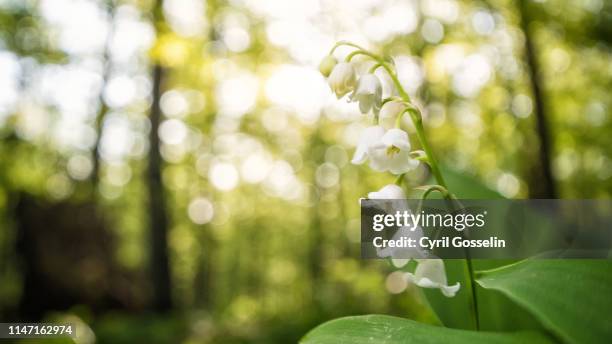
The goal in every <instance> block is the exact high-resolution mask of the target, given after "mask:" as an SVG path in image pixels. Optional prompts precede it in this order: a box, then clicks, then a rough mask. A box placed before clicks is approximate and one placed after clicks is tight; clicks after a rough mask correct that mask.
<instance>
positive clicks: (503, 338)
mask: <svg viewBox="0 0 612 344" xmlns="http://www.w3.org/2000/svg"><path fill="white" fill-rule="evenodd" d="M301 343H302V344H328V343H329V344H343V343H346V344H349V343H350V344H367V343H372V344H396V343H397V344H400V343H401V344H410V343H418V344H434V343H459V344H460V343H469V344H479V343H483V344H485V343H486V344H489V343H499V344H505V343H507V344H511V343H517V344H522V343H550V341H549V339H548V338H547V337H545V336H544V335H543V334H541V333H538V332H475V331H466V330H457V329H449V328H445V327H437V326H432V325H426V324H422V323H419V322H416V321H413V320H409V319H403V318H397V317H392V316H387V315H362V316H354V317H346V318H340V319H336V320H332V321H329V322H326V323H324V324H322V325H319V326H318V327H316V328H315V329H313V330H312V331H310V332H309V333H308V334H307V335H306V336H305V337H304V338H303V339H302V341H301Z"/></svg>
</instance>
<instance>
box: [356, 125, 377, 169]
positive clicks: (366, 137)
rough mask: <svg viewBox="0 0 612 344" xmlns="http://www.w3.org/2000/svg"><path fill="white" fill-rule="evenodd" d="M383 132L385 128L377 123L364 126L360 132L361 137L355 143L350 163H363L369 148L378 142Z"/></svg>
mask: <svg viewBox="0 0 612 344" xmlns="http://www.w3.org/2000/svg"><path fill="white" fill-rule="evenodd" d="M384 134H385V129H383V127H381V126H379V125H375V126H371V127H368V128H366V129H365V130H364V131H363V132H362V133H361V137H360V138H359V142H358V143H357V150H355V154H354V155H353V159H352V160H351V163H353V164H355V165H360V164H363V163H364V162H365V161H366V160H367V159H368V152H369V151H370V149H371V148H372V147H373V146H375V145H377V144H380V139H381V138H382V137H383V135H384Z"/></svg>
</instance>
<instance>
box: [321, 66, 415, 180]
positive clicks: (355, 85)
mask: <svg viewBox="0 0 612 344" xmlns="http://www.w3.org/2000/svg"><path fill="white" fill-rule="evenodd" d="M319 69H320V71H321V73H322V74H323V75H325V76H327V77H328V79H327V82H328V83H329V86H330V88H331V89H332V91H333V92H334V93H335V94H336V96H337V97H338V98H342V97H344V96H346V95H349V98H348V99H349V101H351V102H357V103H358V104H359V110H360V111H361V112H362V113H364V114H367V113H370V111H372V112H373V113H374V115H375V118H376V121H377V123H376V124H375V125H373V126H370V127H368V128H366V129H365V130H364V131H363V133H362V134H361V137H360V139H359V144H358V146H357V150H356V151H355V155H354V156H353V159H352V163H353V164H363V163H365V162H366V161H368V160H369V163H370V167H371V168H372V169H373V170H375V171H377V172H385V171H389V172H391V173H393V174H396V175H400V174H403V173H406V172H408V171H410V170H413V169H415V168H416V167H417V166H418V164H419V162H418V160H416V159H413V158H412V156H411V152H410V149H411V146H410V140H409V139H408V133H407V132H405V131H404V130H402V129H400V128H399V127H398V126H399V125H398V124H399V121H398V119H399V117H400V116H402V114H403V113H404V112H405V111H406V110H408V108H409V107H408V105H407V104H405V103H404V102H402V101H399V100H396V99H393V98H388V99H384V100H383V99H382V84H381V82H380V80H379V78H378V77H377V76H376V75H374V74H373V73H366V74H363V75H361V76H358V75H357V73H356V71H355V67H354V66H353V64H352V63H351V62H340V63H337V62H336V59H335V58H334V57H333V56H331V55H330V56H327V57H326V58H324V59H323V61H322V62H321V65H320V66H319ZM396 123H397V124H396Z"/></svg>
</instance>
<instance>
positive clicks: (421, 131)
mask: <svg viewBox="0 0 612 344" xmlns="http://www.w3.org/2000/svg"><path fill="white" fill-rule="evenodd" d="M378 62H379V63H380V64H381V65H382V67H383V68H384V69H385V70H386V71H387V73H388V74H389V76H390V77H391V80H392V81H393V83H394V84H395V87H396V88H397V91H398V92H399V94H400V96H401V98H402V99H403V100H404V101H405V102H408V103H409V102H410V96H409V95H408V93H407V92H406V91H405V90H404V88H403V87H402V84H401V83H400V82H399V79H398V78H397V75H396V74H395V73H394V72H393V70H392V69H391V67H390V66H389V65H388V64H387V63H386V62H384V61H382V60H381V59H379V61H378ZM410 115H411V116H410V117H411V118H412V123H413V124H414V127H415V129H416V132H417V137H418V139H419V142H420V143H421V146H422V147H423V150H424V151H425V154H426V155H427V159H428V161H429V166H430V167H431V172H432V174H433V175H434V178H435V179H436V182H437V183H438V184H439V185H440V186H441V187H443V188H444V190H446V192H445V193H443V196H444V198H445V199H447V200H448V201H452V198H453V197H452V195H451V193H450V192H448V191H447V189H448V187H447V186H446V181H445V180H444V177H443V176H442V173H441V172H440V168H439V167H438V162H437V161H436V159H435V157H434V154H433V151H432V149H431V147H430V146H429V142H428V141H427V138H426V136H425V128H424V127H423V119H422V116H421V114H420V113H419V112H418V110H416V109H412V110H411V111H410ZM465 262H466V265H465V268H466V270H467V271H466V274H467V276H468V282H467V284H468V286H469V289H470V292H471V295H472V302H471V306H472V307H471V308H472V312H471V313H472V317H473V321H474V328H475V329H476V330H477V331H479V330H480V320H479V316H478V299H477V296H476V287H475V285H476V281H475V277H474V268H473V266H472V258H471V255H470V251H469V249H468V248H465Z"/></svg>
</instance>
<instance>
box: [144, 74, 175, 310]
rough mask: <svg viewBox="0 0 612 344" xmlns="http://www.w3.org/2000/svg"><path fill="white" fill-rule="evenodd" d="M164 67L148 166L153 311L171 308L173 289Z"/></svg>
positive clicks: (157, 81) (156, 86) (156, 91)
mask: <svg viewBox="0 0 612 344" xmlns="http://www.w3.org/2000/svg"><path fill="white" fill-rule="evenodd" d="M164 74H165V73H164V68H163V67H162V66H161V65H159V64H156V65H155V66H154V67H153V91H152V99H153V102H152V104H151V111H150V117H149V119H150V121H151V132H150V135H149V144H150V148H149V164H148V166H147V190H148V194H149V208H148V214H149V229H150V235H151V256H150V264H151V265H150V269H151V274H152V281H153V308H154V309H155V310H156V311H167V310H169V309H170V308H172V298H171V288H170V264H169V262H168V216H167V213H166V202H165V200H166V199H165V195H164V185H163V183H162V176H161V170H162V158H161V154H160V151H159V135H158V129H159V124H160V121H161V109H160V107H159V100H160V97H161V93H162V83H163V79H164Z"/></svg>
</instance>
